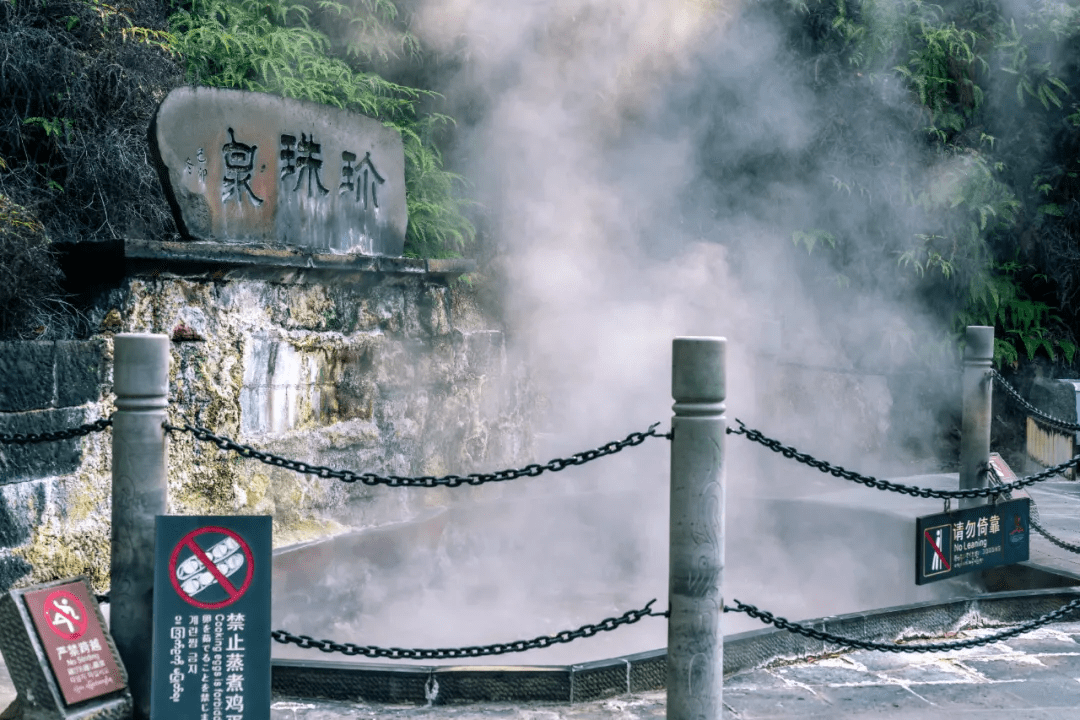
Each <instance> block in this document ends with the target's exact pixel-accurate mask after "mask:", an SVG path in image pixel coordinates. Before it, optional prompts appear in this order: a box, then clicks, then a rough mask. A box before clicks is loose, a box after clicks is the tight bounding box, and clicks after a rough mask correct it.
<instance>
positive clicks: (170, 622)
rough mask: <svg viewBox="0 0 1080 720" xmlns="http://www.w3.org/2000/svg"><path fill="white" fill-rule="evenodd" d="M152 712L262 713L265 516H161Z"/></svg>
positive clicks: (215, 718) (191, 719) (193, 717)
mask: <svg viewBox="0 0 1080 720" xmlns="http://www.w3.org/2000/svg"><path fill="white" fill-rule="evenodd" d="M155 546H156V548H157V557H156V558H155V563H154V643H153V673H152V680H151V692H150V708H151V710H150V713H151V716H152V717H161V718H169V720H204V719H205V720H260V719H262V718H268V717H270V584H271V577H272V576H271V563H270V556H271V518H270V517H269V516H251V515H243V516H226V517H222V516H216V517H207V516H173V515H159V516H158V518H157V533H156V538H155Z"/></svg>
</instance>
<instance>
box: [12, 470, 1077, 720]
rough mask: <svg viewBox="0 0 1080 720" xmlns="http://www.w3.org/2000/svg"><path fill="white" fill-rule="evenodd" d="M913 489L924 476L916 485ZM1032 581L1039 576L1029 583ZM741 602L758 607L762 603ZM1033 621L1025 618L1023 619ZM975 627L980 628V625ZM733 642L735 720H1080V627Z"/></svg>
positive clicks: (1051, 495) (1039, 603)
mask: <svg viewBox="0 0 1080 720" xmlns="http://www.w3.org/2000/svg"><path fill="white" fill-rule="evenodd" d="M913 480H916V479H915V478H911V479H909V481H913ZM830 481H831V482H832V483H838V482H840V481H833V480H831V479H830ZM950 482H952V478H950V477H949V476H936V477H935V478H934V479H933V482H927V483H918V484H933V485H935V486H937V485H940V486H943V487H944V486H948V485H949V483H950ZM913 484H915V483H913ZM815 485H816V483H815ZM954 486H955V485H954ZM823 491H824V492H823ZM1031 494H1032V497H1033V498H1034V499H1035V501H1036V502H1037V504H1038V508H1039V513H1040V516H1041V519H1042V524H1043V525H1044V526H1045V527H1046V528H1047V529H1048V530H1050V531H1051V532H1053V533H1054V534H1056V535H1058V536H1059V537H1061V538H1062V539H1064V540H1066V541H1067V542H1072V543H1077V544H1080V529H1078V528H1077V525H1078V524H1077V523H1076V522H1075V520H1074V518H1076V517H1077V515H1080V483H1076V482H1070V481H1060V482H1058V481H1051V482H1046V483H1042V484H1041V485H1040V486H1037V488H1036V489H1035V490H1034V491H1033V492H1032V493H1031ZM885 498H888V500H885ZM807 499H809V500H811V501H812V502H813V503H814V504H815V505H818V504H821V503H825V504H827V505H832V506H835V505H846V506H848V507H849V508H850V509H855V508H856V507H865V506H866V505H867V504H869V503H871V502H872V503H874V504H875V505H877V506H879V507H880V506H888V510H889V511H890V512H903V513H905V514H908V513H910V512H911V511H912V510H914V509H915V505H913V504H912V501H913V499H910V498H904V497H902V496H898V495H895V494H884V493H880V492H877V491H870V490H866V489H863V488H851V487H850V485H848V486H847V487H842V488H839V489H837V491H836V492H835V493H834V492H829V491H827V490H826V489H825V488H824V487H818V488H817V490H816V492H812V493H810V496H808V498H807ZM914 502H915V503H922V504H920V505H919V507H918V510H919V512H918V513H916V514H928V513H927V512H926V510H925V506H924V504H925V502H926V501H914ZM909 505H911V507H908V506H909ZM930 512H933V510H930ZM794 516H795V513H794V512H793V517H794ZM911 517H914V515H912V516H911ZM819 519H820V518H819ZM912 535H913V533H912ZM1031 556H1032V562H1030V563H1029V564H1028V565H1029V566H1030V569H1031V572H1033V573H1036V574H1038V573H1048V572H1054V573H1059V574H1060V575H1061V576H1069V577H1075V578H1077V579H1078V580H1080V555H1074V554H1072V553H1070V552H1068V551H1066V550H1063V549H1060V548H1057V547H1055V546H1053V545H1051V544H1050V543H1049V542H1047V541H1046V540H1045V539H1043V538H1042V537H1041V536H1038V535H1033V539H1032V544H1031ZM1031 576H1032V575H1031V573H1029V574H1028V577H1031ZM1043 577H1044V579H1045V576H1043ZM1061 584H1064V583H1061ZM1076 596H1077V591H1076V590H1062V591H1060V593H1057V594H1055V591H1044V592H1043V593H1042V594H1041V595H1040V594H1039V593H1035V594H1034V595H1031V597H1030V598H1028V597H1027V596H1024V597H1020V594H1018V595H1017V597H1016V598H1014V599H1013V600H1012V601H1011V607H1013V608H1014V610H1015V608H1016V607H1019V608H1021V609H1022V610H1024V609H1026V610H1030V615H1031V616H1034V615H1037V614H1039V613H1041V612H1045V611H1046V609H1048V608H1049V606H1050V605H1053V606H1054V607H1059V606H1060V605H1061V604H1064V602H1067V601H1068V599H1069V598H1070V597H1076ZM981 597H982V598H984V599H983V600H973V601H953V605H952V607H951V609H949V608H946V606H947V605H948V603H944V604H935V603H933V602H929V603H920V604H919V608H921V610H920V609H919V608H917V607H916V606H910V609H908V608H905V609H902V610H900V611H898V610H894V611H893V612H894V613H896V612H901V611H902V612H914V611H918V612H923V613H924V615H925V616H926V617H929V615H928V614H927V613H929V614H933V612H939V614H940V615H942V616H950V617H952V619H953V621H956V620H957V618H959V617H960V616H964V617H966V618H967V622H966V623H965V624H964V625H963V626H964V627H970V626H971V625H972V623H971V622H970V619H971V617H972V613H974V617H975V619H976V620H978V619H979V618H982V619H983V620H986V619H987V618H989V619H990V620H991V621H993V622H997V623H1000V622H1001V621H1002V618H1001V617H991V616H992V615H993V613H992V612H991V611H990V610H989V609H987V610H986V612H980V610H979V607H980V606H979V605H978V603H980V602H982V603H986V607H987V608H989V607H990V602H989V601H988V600H986V599H988V598H995V597H997V598H1001V599H1000V600H994V601H993V603H996V604H997V605H999V606H1006V605H1009V603H1008V602H1004V600H1005V598H1004V597H1003V596H997V595H989V596H987V595H983V596H981ZM740 599H743V600H746V601H748V602H754V598H751V597H746V598H740ZM963 602H975V603H976V605H975V606H974V607H975V610H974V611H972V610H971V608H970V607H969V608H968V609H967V610H964V608H963V607H961V606H960V605H958V604H957V603H963ZM1055 603H1056V604H1055ZM934 608H937V609H938V610H934ZM767 609H774V608H767ZM1010 612H1013V611H1010ZM787 616H788V617H789V618H791V619H793V620H794V619H798V616H797V615H796V614H794V613H787ZM865 617H866V618H867V620H866V622H865V625H866V627H867V628H869V627H870V625H872V624H873V623H880V622H882V620H881V618H882V617H884V616H883V615H882V614H880V613H879V614H874V613H866V614H865ZM897 617H899V616H897ZM1002 617H1009V616H1008V615H1006V616H1002ZM870 618H873V619H872V620H871V619H870ZM1025 619H1027V618H1026V617H1017V622H1022V621H1023V620H1025ZM658 622H659V621H658ZM889 623H891V624H892V626H893V627H894V628H895V627H898V626H899V625H898V623H897V621H896V620H895V618H894V619H893V620H886V621H885V624H889ZM815 624H817V625H820V626H822V627H825V628H827V629H829V630H831V631H832V632H837V633H839V634H853V633H851V632H843V628H844V627H845V626H846V627H849V628H850V627H852V626H854V625H856V624H857V623H856V621H855V620H853V616H848V617H846V618H827V619H824V620H821V621H819V622H817V623H815ZM845 624H846V625H845ZM900 624H902V623H900ZM974 624H975V625H978V622H976V623H974ZM915 627H921V625H915ZM933 627H934V628H936V632H937V636H938V639H940V640H949V639H962V638H967V637H978V636H985V635H986V634H991V633H994V632H998V631H1000V630H1001V629H1003V628H1002V627H1001V626H998V627H994V628H985V627H975V628H974V629H965V630H961V631H959V632H954V631H950V630H949V628H948V626H947V625H940V626H937V625H935V626H933ZM750 636H753V637H750ZM800 643H801V645H800ZM727 645H728V652H727V653H726V655H725V668H726V669H727V670H728V672H727V673H726V677H725V691H724V698H725V714H724V717H725V718H734V719H739V720H742V719H743V718H746V719H749V718H819V717H820V718H863V717H867V718H870V717H887V718H936V717H948V718H1015V717H1025V718H1077V719H1078V720H1080V620H1072V619H1070V620H1068V621H1066V622H1059V623H1053V624H1051V625H1048V626H1046V627H1044V628H1042V629H1039V630H1036V631H1033V632H1031V633H1028V634H1025V635H1022V636H1020V637H1017V638H1011V639H1008V640H1006V641H1002V642H999V643H995V644H993V645H989V646H986V647H981V648H974V649H970V650H961V651H953V652H948V653H936V654H927V655H922V654H892V653H884V652H864V651H858V652H846V653H845V652H837V649H836V648H832V647H826V646H824V645H822V644H821V643H816V645H815V644H814V643H813V642H810V641H803V640H802V639H801V638H798V637H797V636H792V635H790V634H789V633H786V632H782V631H770V630H768V629H767V628H765V627H764V626H762V629H760V630H758V631H755V632H751V633H741V634H740V635H739V636H731V637H730V638H728V640H727ZM777 648H779V649H777ZM791 648H795V650H792V649H791ZM320 655H321V654H320ZM313 659H318V658H313ZM275 684H276V683H275ZM14 699H15V689H14V687H13V685H12V683H11V681H10V678H9V677H8V674H7V672H6V669H5V668H4V667H3V666H2V664H0V708H4V707H6V706H7V705H8V703H10V702H12V701H13V700H14ZM664 700H665V695H664V693H663V692H662V691H651V690H648V691H638V692H631V693H624V694H621V695H618V696H617V697H612V698H608V699H602V700H592V701H588V702H574V703H570V702H560V703H538V702H515V703H512V704H510V703H496V702H486V703H473V704H446V705H433V706H425V705H423V704H419V703H415V704H385V703H371V702H356V701H348V700H324V699H310V698H300V697H295V696H289V695H287V694H284V693H275V695H274V698H273V704H272V709H271V718H272V719H273V720H301V719H303V720H330V719H332V718H357V717H360V718H374V717H375V716H376V715H379V716H381V717H392V718H396V717H401V718H406V717H407V718H410V719H412V718H416V719H417V720H421V719H422V720H428V719H429V718H430V719H431V720H435V719H439V720H451V719H455V720H457V719H460V720H466V719H467V718H473V717H475V718H513V719H514V720H561V719H563V718H565V719H566V720H577V719H578V718H580V719H582V720H592V719H593V718H596V719H597V720H598V719H599V718H613V719H615V720H638V719H639V718H640V719H641V720H646V719H651V718H659V717H661V716H663V715H664V713H665V705H664Z"/></svg>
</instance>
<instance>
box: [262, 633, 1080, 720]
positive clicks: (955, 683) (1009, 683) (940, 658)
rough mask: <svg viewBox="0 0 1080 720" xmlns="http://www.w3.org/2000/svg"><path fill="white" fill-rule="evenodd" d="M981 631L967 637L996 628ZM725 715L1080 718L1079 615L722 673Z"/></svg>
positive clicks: (403, 716) (315, 708) (349, 708)
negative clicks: (938, 646) (936, 646)
mask: <svg viewBox="0 0 1080 720" xmlns="http://www.w3.org/2000/svg"><path fill="white" fill-rule="evenodd" d="M998 631H999V629H995V630H975V631H971V632H969V633H965V634H964V635H963V636H964V637H978V636H984V635H988V634H991V633H993V632H998ZM664 698H665V696H664V693H662V692H656V693H644V694H639V695H626V696H622V697H619V698H613V699H609V700H601V701H596V702H590V703H578V704H574V705H543V704H527V705H501V704H488V703H486V704H482V705H462V706H436V707H415V706H385V705H372V704H367V703H342V702H321V701H313V700H301V699H287V698H278V699H275V701H274V703H273V705H272V709H271V715H270V717H271V718H272V720H337V719H338V718H346V717H351V718H374V717H375V716H376V715H378V716H379V717H380V719H382V720H472V719H473V718H475V719H477V720H481V719H482V720H494V719H502V718H506V719H507V720H653V719H654V718H662V717H664V714H665V704H664ZM724 705H725V708H724V717H725V718H730V719H731V720H750V719H751V718H753V719H757V718H890V719H895V720H899V719H903V720H914V719H915V718H918V719H920V720H922V719H924V718H949V719H950V720H952V719H954V718H963V719H967V718H986V719H990V718H994V719H1000V720H1005V719H1006V718H1008V719H1009V720H1013V719H1014V718H1033V719H1035V718H1038V719H1039V720H1044V719H1045V720H1050V719H1051V718H1053V719H1055V720H1067V719H1070V718H1077V719H1080V622H1072V623H1057V624H1054V625H1051V626H1048V627H1046V628H1041V629H1039V630H1035V631H1033V632H1031V633H1028V634H1026V635H1023V636H1021V637H1019V638H1011V639H1009V640H1007V641H1004V642H999V643H995V644H994V645H990V646H985V647H981V648H972V649H970V650H960V651H956V652H950V653H936V654H934V655H917V654H891V653H880V652H863V651H859V652H853V653H849V654H845V655H841V656H838V657H830V658H823V659H816V660H812V661H808V662H799V663H792V664H785V665H782V666H777V667H771V668H766V669H761V670H751V671H748V672H742V673H738V674H736V675H733V676H730V677H728V678H726V679H725V681H724Z"/></svg>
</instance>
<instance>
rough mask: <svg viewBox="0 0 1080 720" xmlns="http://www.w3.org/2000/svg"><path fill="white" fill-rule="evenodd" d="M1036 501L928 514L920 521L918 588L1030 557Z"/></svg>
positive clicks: (916, 524) (917, 526)
mask: <svg viewBox="0 0 1080 720" xmlns="http://www.w3.org/2000/svg"><path fill="white" fill-rule="evenodd" d="M1030 510H1031V500H1030V499H1028V498H1020V499H1017V500H1010V501H1008V502H1001V503H998V504H997V505H979V506H977V507H973V508H966V509H963V510H956V511H953V512H946V513H939V514H937V515H926V516H923V517H921V518H917V519H916V522H915V529H916V536H915V547H916V548H917V550H916V552H915V584H916V585H925V584H926V583H932V582H936V581H938V580H944V579H946V578H951V577H956V576H957V575H963V574H964V573H969V572H974V571H976V570H989V569H990V568H993V567H997V566H999V565H1013V564H1015V563H1018V562H1023V561H1025V560H1027V559H1028V547H1029V541H1030V539H1031V527H1030V525H1029V516H1030Z"/></svg>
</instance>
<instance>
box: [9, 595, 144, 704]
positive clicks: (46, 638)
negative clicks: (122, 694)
mask: <svg viewBox="0 0 1080 720" xmlns="http://www.w3.org/2000/svg"><path fill="white" fill-rule="evenodd" d="M23 601H24V602H25V603H26V609H27V610H28V611H29V615H30V617H31V619H32V620H33V622H34V626H35V628H36V629H37V635H38V638H39V639H40V640H41V645H42V649H43V650H44V653H45V655H46V657H48V658H49V665H50V667H51V668H52V671H53V677H54V678H56V684H57V685H58V686H59V688H60V692H61V693H62V694H63V696H64V702H66V703H67V704H69V705H70V704H72V703H76V702H82V701H83V700H89V699H90V698H94V697H99V696H101V695H106V694H108V693H111V692H115V691H117V690H122V689H123V688H124V686H125V682H124V675H123V673H122V672H121V670H120V667H119V662H118V659H117V658H116V657H115V656H114V655H113V651H112V645H111V642H110V641H109V640H108V639H106V631H105V629H104V628H103V627H102V625H101V622H100V621H99V620H98V611H97V608H96V606H95V605H94V604H93V603H94V600H93V598H92V597H91V596H90V593H89V589H88V587H87V585H86V583H85V582H83V581H81V580H79V581H75V582H69V583H66V584H64V585H59V586H57V585H53V586H51V587H46V588H44V589H41V590H29V591H27V592H25V593H24V594H23Z"/></svg>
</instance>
